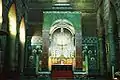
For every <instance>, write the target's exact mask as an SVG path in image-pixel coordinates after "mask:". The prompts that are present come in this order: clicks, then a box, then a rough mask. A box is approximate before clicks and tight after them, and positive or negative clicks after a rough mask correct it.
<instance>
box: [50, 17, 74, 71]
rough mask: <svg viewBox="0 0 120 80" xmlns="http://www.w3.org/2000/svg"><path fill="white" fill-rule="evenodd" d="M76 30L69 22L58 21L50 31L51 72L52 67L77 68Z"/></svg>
mask: <svg viewBox="0 0 120 80" xmlns="http://www.w3.org/2000/svg"><path fill="white" fill-rule="evenodd" d="M74 35H75V30H74V28H73V25H72V24H71V23H70V22H69V21H67V20H62V19H60V20H57V21H55V22H54V23H53V25H52V27H51V29H50V38H49V39H50V46H49V55H48V56H49V61H48V64H49V70H51V66H52V65H72V66H73V69H74V66H75V50H76V49H75V38H74Z"/></svg>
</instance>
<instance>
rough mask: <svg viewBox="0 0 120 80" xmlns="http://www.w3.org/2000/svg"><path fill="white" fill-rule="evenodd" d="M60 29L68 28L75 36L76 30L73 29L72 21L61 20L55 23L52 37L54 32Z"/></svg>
mask: <svg viewBox="0 0 120 80" xmlns="http://www.w3.org/2000/svg"><path fill="white" fill-rule="evenodd" d="M59 28H66V29H68V30H69V31H70V32H71V34H72V35H74V34H75V29H74V27H73V24H72V23H71V22H70V21H68V20H66V19H59V20H56V21H55V22H53V24H52V25H51V28H50V35H52V34H53V33H54V31H56V30H57V29H59Z"/></svg>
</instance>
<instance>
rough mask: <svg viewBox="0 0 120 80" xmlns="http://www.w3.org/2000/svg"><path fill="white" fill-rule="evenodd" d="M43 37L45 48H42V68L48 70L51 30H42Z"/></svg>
mask: <svg viewBox="0 0 120 80" xmlns="http://www.w3.org/2000/svg"><path fill="white" fill-rule="evenodd" d="M42 38H43V44H42V45H43V48H42V49H43V50H42V65H41V67H42V70H43V71H48V53H49V30H45V29H43V31H42Z"/></svg>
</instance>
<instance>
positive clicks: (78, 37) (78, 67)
mask: <svg viewBox="0 0 120 80" xmlns="http://www.w3.org/2000/svg"><path fill="white" fill-rule="evenodd" d="M75 39H76V70H82V66H83V62H82V35H81V32H79V31H77V32H76V34H75Z"/></svg>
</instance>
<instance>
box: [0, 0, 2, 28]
mask: <svg viewBox="0 0 120 80" xmlns="http://www.w3.org/2000/svg"><path fill="white" fill-rule="evenodd" d="M1 24H2V0H0V29H1Z"/></svg>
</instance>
